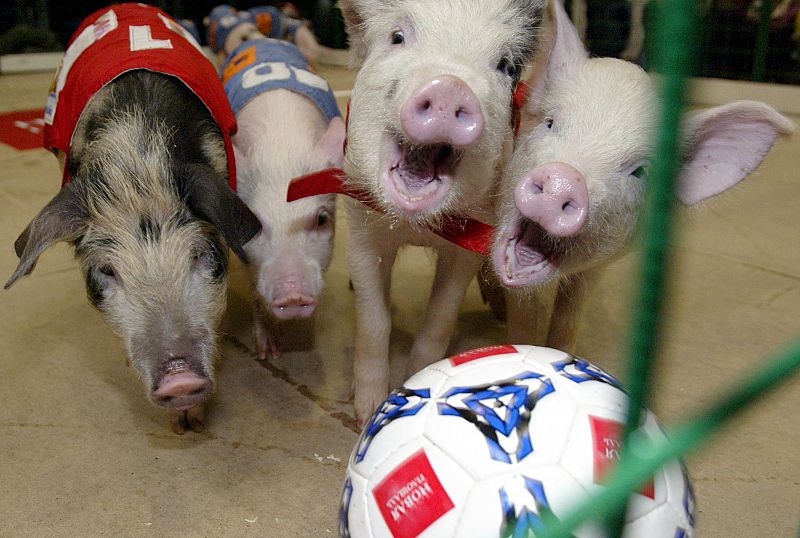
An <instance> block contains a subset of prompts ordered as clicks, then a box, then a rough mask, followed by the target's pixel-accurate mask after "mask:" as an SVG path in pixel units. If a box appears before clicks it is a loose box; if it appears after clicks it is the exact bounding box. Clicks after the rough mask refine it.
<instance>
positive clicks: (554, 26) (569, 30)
mask: <svg viewBox="0 0 800 538" xmlns="http://www.w3.org/2000/svg"><path fill="white" fill-rule="evenodd" d="M547 13H548V16H549V21H548V22H549V27H548V29H547V31H546V32H545V34H544V35H543V37H542V42H541V51H540V52H539V53H538V54H537V56H536V59H535V61H534V64H533V65H532V66H531V70H530V73H531V74H530V76H529V77H528V80H527V84H528V86H529V87H530V92H529V95H528V100H527V102H528V107H527V110H526V111H525V112H526V113H528V114H533V115H535V114H536V112H537V109H538V104H539V101H540V100H541V98H542V96H543V94H544V92H545V87H546V85H547V84H548V81H550V82H552V81H554V80H557V79H558V78H559V77H563V76H568V74H569V73H570V72H571V71H572V70H573V69H574V68H575V67H576V66H579V65H581V64H582V63H583V62H585V61H586V59H587V58H588V57H589V53H588V52H587V51H586V47H584V46H583V42H582V41H581V38H580V37H579V36H578V31H577V30H576V29H575V26H574V25H573V24H572V21H570V19H569V16H568V15H567V12H566V11H565V10H564V6H563V5H562V4H561V0H550V1H549V2H548V8H547Z"/></svg>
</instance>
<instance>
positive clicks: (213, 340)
mask: <svg viewBox="0 0 800 538" xmlns="http://www.w3.org/2000/svg"><path fill="white" fill-rule="evenodd" d="M110 63H113V65H110ZM176 66H178V67H176ZM54 88H55V89H54V91H53V93H52V94H51V98H50V101H49V102H48V108H47V110H46V113H45V122H46V127H45V144H46V146H47V147H49V148H51V149H53V150H54V151H55V152H56V153H57V155H58V157H59V160H60V162H61V163H62V166H63V178H64V179H63V187H62V189H61V190H60V192H59V193H58V194H56V195H55V196H54V197H53V198H52V200H50V202H48V203H47V205H46V206H45V207H44V208H43V209H42V210H41V211H40V212H39V213H38V215H36V216H35V217H34V218H33V220H32V221H31V223H30V224H29V225H28V227H27V228H26V229H25V231H23V232H22V234H21V235H20V236H19V239H17V241H16V243H15V245H14V246H15V249H16V252H17V255H18V256H19V258H20V261H19V265H18V266H17V268H16V270H15V271H14V273H13V274H12V275H11V277H10V278H9V280H8V281H7V283H6V284H5V288H6V289H8V288H9V287H11V286H12V285H13V284H14V283H15V282H16V281H17V280H18V279H19V278H20V277H22V276H24V275H27V274H29V273H30V272H31V271H33V269H34V266H35V265H36V262H37V260H38V259H39V256H40V255H41V254H42V253H43V252H44V251H45V250H46V249H47V248H48V247H50V246H51V245H53V244H54V243H56V242H58V241H67V242H70V243H72V244H73V245H74V247H75V255H76V257H77V258H78V260H79V263H80V267H81V270H82V273H83V277H84V279H85V283H86V292H87V295H88V298H89V301H90V302H91V303H92V304H93V305H94V306H95V307H97V308H98V309H99V310H100V311H101V312H102V313H103V314H104V316H105V318H106V320H107V321H108V322H109V324H110V325H111V326H112V327H113V329H114V330H115V331H116V332H117V333H119V335H120V336H121V337H122V340H123V342H124V344H125V347H126V350H127V353H128V357H129V363H130V364H132V365H133V366H134V367H135V368H136V370H137V371H138V373H139V374H140V376H141V378H142V381H143V382H144V387H145V390H146V391H147V394H148V396H149V399H150V400H151V402H152V403H153V404H155V405H156V406H158V407H161V408H164V409H166V410H168V412H169V415H170V423H171V427H172V429H173V431H174V432H175V433H178V434H181V433H184V432H185V431H186V429H187V428H191V429H192V430H194V431H201V430H202V429H203V428H204V427H205V418H204V405H205V402H206V401H207V399H208V397H209V396H210V394H211V393H212V392H213V390H214V388H215V381H214V361H215V358H216V354H217V335H216V327H217V325H218V322H219V320H220V317H221V315H222V312H223V310H224V307H225V302H226V301H225V299H226V297H225V293H226V283H227V276H226V275H227V267H228V253H227V251H228V247H230V248H231V249H232V250H233V251H234V252H236V253H237V254H238V255H239V256H240V257H242V258H244V257H245V254H244V251H243V250H242V247H243V245H244V244H245V243H247V241H249V240H250V239H251V238H253V237H254V236H255V235H256V234H257V233H258V232H259V230H260V223H259V221H258V219H257V218H256V216H255V215H253V213H252V212H251V211H250V210H249V209H248V208H247V206H246V205H245V204H244V203H243V202H242V201H241V200H240V199H239V198H238V197H237V196H236V193H235V192H234V191H233V190H232V189H231V185H230V184H229V179H230V177H235V175H234V176H232V174H234V172H233V170H234V166H233V164H234V163H233V151H232V146H231V144H230V142H229V137H230V133H231V132H235V128H236V122H235V118H234V116H233V112H232V111H231V110H230V105H228V103H227V100H226V98H225V94H224V90H223V89H222V85H221V84H220V83H219V80H218V78H217V77H216V73H215V70H214V67H213V65H212V64H211V63H210V62H209V61H208V60H207V59H206V58H205V57H204V56H203V55H202V52H201V51H200V48H199V45H197V43H196V42H194V41H193V40H192V41H190V40H189V38H187V37H186V34H184V33H183V31H182V29H180V27H179V26H178V25H177V23H175V22H174V21H173V20H172V19H169V18H168V17H167V16H166V14H164V13H163V12H162V11H160V10H158V9H156V8H152V7H150V6H144V5H143V4H121V5H115V6H112V7H111V8H105V9H101V10H99V11H97V12H95V13H94V14H92V15H90V16H89V17H88V18H87V19H86V20H85V21H84V23H83V24H82V25H81V27H80V28H79V29H78V31H77V32H76V34H75V36H74V37H73V40H72V41H71V43H70V46H69V48H68V49H67V52H66V55H65V60H64V62H63V64H62V68H61V70H60V71H59V72H58V73H57V75H56V80H55V81H54ZM91 88H99V89H98V90H96V92H95V93H92V92H91V91H90V90H87V89H91Z"/></svg>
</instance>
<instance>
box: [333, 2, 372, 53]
mask: <svg viewBox="0 0 800 538" xmlns="http://www.w3.org/2000/svg"><path fill="white" fill-rule="evenodd" d="M375 3H376V2H375V1H372V2H370V0H339V3H338V5H339V9H340V10H341V12H342V17H343V18H344V25H345V28H346V30H347V41H348V44H349V45H350V66H351V67H354V68H355V67H358V66H360V65H361V64H362V63H363V62H364V60H365V59H366V57H367V45H366V42H365V38H364V33H365V31H366V25H365V24H364V20H365V19H367V18H368V15H369V12H370V9H369V6H370V4H375Z"/></svg>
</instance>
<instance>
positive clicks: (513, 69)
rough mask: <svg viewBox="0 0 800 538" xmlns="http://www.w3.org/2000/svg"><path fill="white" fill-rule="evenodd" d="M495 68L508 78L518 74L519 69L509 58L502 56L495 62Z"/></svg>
mask: <svg viewBox="0 0 800 538" xmlns="http://www.w3.org/2000/svg"><path fill="white" fill-rule="evenodd" d="M497 70H498V71H500V72H501V73H503V74H504V75H506V76H507V77H509V78H513V79H516V78H517V76H518V75H519V69H518V68H517V66H516V65H515V64H514V62H512V61H511V60H510V59H509V58H503V59H502V60H500V63H498V64H497Z"/></svg>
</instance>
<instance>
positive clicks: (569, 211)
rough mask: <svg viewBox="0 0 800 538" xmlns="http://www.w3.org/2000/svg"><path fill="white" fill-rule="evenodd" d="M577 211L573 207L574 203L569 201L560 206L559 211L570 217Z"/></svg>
mask: <svg viewBox="0 0 800 538" xmlns="http://www.w3.org/2000/svg"><path fill="white" fill-rule="evenodd" d="M577 210H578V207H577V206H576V205H575V202H573V201H572V200H570V201H569V202H567V203H565V204H564V205H563V206H561V211H563V212H564V213H566V214H567V215H572V214H573V213H575V212H576V211H577Z"/></svg>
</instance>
